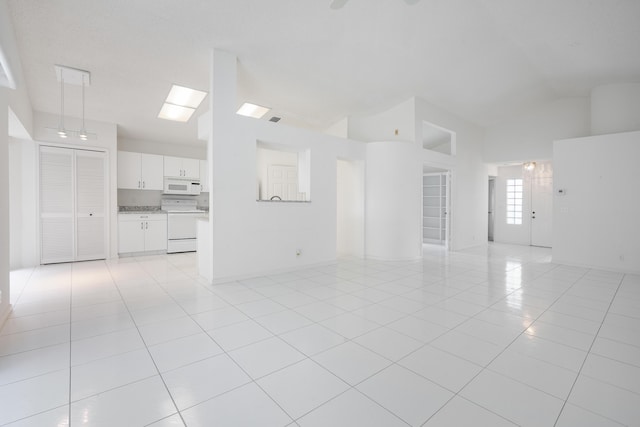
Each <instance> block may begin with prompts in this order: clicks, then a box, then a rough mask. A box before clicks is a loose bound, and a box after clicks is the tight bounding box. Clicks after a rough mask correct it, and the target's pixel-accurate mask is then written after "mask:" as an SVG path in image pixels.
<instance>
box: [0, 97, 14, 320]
mask: <svg viewBox="0 0 640 427" xmlns="http://www.w3.org/2000/svg"><path fill="white" fill-rule="evenodd" d="M8 117H9V94H8V89H7V88H5V87H0V182H2V183H4V184H5V185H0V327H1V326H2V324H3V323H4V321H5V319H6V318H7V316H8V315H9V312H10V311H11V305H10V304H9V301H10V291H9V185H7V184H8V183H9V123H8Z"/></svg>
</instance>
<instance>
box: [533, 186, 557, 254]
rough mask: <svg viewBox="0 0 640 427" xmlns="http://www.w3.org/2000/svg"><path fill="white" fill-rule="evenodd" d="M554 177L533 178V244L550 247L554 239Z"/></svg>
mask: <svg viewBox="0 0 640 427" xmlns="http://www.w3.org/2000/svg"><path fill="white" fill-rule="evenodd" d="M552 218H553V178H551V177H539V178H538V177H534V178H532V180H531V245H532V246H544V247H547V248H550V247H551V245H552V241H553V222H552Z"/></svg>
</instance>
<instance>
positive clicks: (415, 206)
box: [365, 141, 422, 260]
mask: <svg viewBox="0 0 640 427" xmlns="http://www.w3.org/2000/svg"><path fill="white" fill-rule="evenodd" d="M421 150H422V146H421V145H418V144H416V143H415V142H400V141H380V142H370V143H368V144H367V167H366V191H365V194H366V196H365V200H366V202H365V203H366V220H365V224H366V227H365V230H366V234H365V247H366V256H367V258H372V259H382V260H407V259H416V258H420V257H421V255H422V164H421V163H420V151H421Z"/></svg>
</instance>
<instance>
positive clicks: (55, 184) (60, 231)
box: [40, 147, 75, 264]
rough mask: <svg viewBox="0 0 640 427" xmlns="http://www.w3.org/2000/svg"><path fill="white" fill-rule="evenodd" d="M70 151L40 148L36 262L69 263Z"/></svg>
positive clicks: (71, 228) (72, 250)
mask: <svg viewBox="0 0 640 427" xmlns="http://www.w3.org/2000/svg"><path fill="white" fill-rule="evenodd" d="M73 161H74V155H73V150H69V149H65V148H57V147H40V262H41V263H42V264H48V263H54V262H68V261H73V259H74V254H75V248H74V234H75V232H74V209H73V206H74V200H73V199H74V197H73V195H74V188H73V187H74V182H75V180H74V176H73Z"/></svg>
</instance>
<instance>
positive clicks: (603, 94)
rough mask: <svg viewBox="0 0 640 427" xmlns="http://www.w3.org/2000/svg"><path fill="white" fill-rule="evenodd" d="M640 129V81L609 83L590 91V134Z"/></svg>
mask: <svg viewBox="0 0 640 427" xmlns="http://www.w3.org/2000/svg"><path fill="white" fill-rule="evenodd" d="M637 130H640V83H631V84H629V83H627V84H610V85H604V86H599V87H596V88H594V89H593V90H592V91H591V134H592V135H604V134H609V133H616V132H631V131H637Z"/></svg>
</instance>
